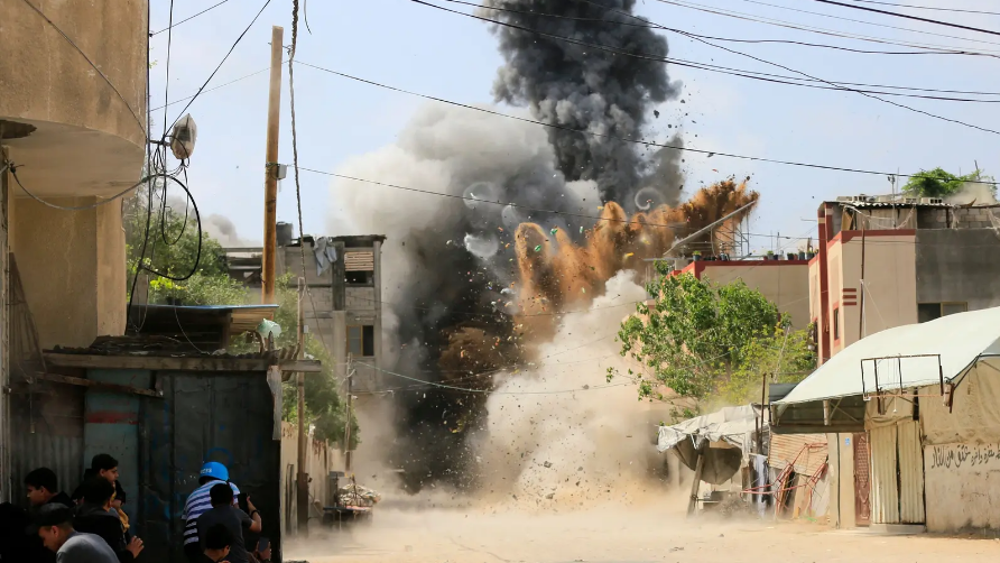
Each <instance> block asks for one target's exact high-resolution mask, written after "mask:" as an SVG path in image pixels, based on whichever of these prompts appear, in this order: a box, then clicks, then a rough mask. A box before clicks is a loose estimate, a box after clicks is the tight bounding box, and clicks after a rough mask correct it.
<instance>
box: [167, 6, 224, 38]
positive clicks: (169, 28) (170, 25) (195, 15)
mask: <svg viewBox="0 0 1000 563" xmlns="http://www.w3.org/2000/svg"><path fill="white" fill-rule="evenodd" d="M226 2H229V0H222V2H219V3H218V4H215V5H213V6H209V7H207V8H205V9H204V10H202V11H200V12H198V13H197V14H194V15H192V16H188V17H186V18H184V19H182V20H181V21H179V22H177V23H173V21H171V22H170V24H169V25H168V26H167V27H165V28H163V29H161V30H160V31H156V32H153V33H150V34H149V36H150V37H155V36H157V35H159V34H161V33H163V32H164V31H170V30H171V29H173V28H175V27H177V26H179V25H181V24H182V23H185V22H189V21H191V20H193V19H195V18H196V17H198V16H200V15H202V14H204V13H206V12H209V11H211V10H214V9H216V8H218V7H219V6H221V5H223V4H225V3H226ZM170 4H171V8H173V2H171V3H170ZM171 19H173V18H172V17H171Z"/></svg>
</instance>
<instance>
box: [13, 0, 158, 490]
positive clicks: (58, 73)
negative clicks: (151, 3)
mask: <svg viewBox="0 0 1000 563" xmlns="http://www.w3.org/2000/svg"><path fill="white" fill-rule="evenodd" d="M147 7H148V6H147V2H146V1H145V0H133V1H128V2H125V1H121V0H93V1H89V2H23V1H21V0H0V14H3V16H2V18H0V20H2V21H0V53H3V55H2V56H0V269H2V271H3V272H4V279H3V283H2V289H0V303H2V304H3V305H2V307H0V310H2V314H0V389H2V390H3V391H2V393H0V501H4V500H11V499H12V498H13V497H12V496H11V495H12V486H11V485H12V484H16V485H19V484H20V481H19V480H18V479H19V478H20V477H21V476H23V474H24V471H25V470H26V469H30V468H32V467H37V466H41V465H45V466H48V467H53V468H55V470H56V471H57V472H58V473H59V477H60V479H69V478H72V479H73V480H76V479H78V478H79V472H80V470H81V469H82V463H83V457H84V456H83V438H82V435H81V434H80V431H79V428H82V417H83V391H82V389H83V388H81V387H74V386H73V385H67V384H58V385H56V384H52V385H50V384H47V383H39V382H38V381H37V380H36V381H35V382H33V383H32V381H31V379H29V378H25V377H24V372H23V370H21V369H20V368H19V367H14V366H20V362H19V361H18V360H19V358H20V357H23V356H24V355H33V356H34V357H37V351H38V349H39V348H42V349H46V348H51V347H53V346H55V345H57V344H58V345H62V346H88V345H90V344H91V342H93V341H94V339H95V337H97V336H98V335H121V334H123V332H124V330H125V324H126V281H125V280H126V267H125V235H124V231H123V230H122V202H121V198H117V199H109V198H112V196H114V195H116V194H120V193H121V192H123V191H125V190H126V189H127V188H128V187H129V186H131V185H133V184H135V183H136V182H138V181H139V179H140V175H141V173H142V167H143V162H144V155H145V151H146V136H147V135H146V119H145V116H146V99H147V98H146V73H147V71H148V66H147V62H148V58H147V53H148V37H149V36H148V31H149V30H148V25H147ZM12 169H13V170H16V178H15V177H14V176H13V174H12V173H11V171H12ZM29 193H30V195H29ZM102 201H106V203H103V204H102V203H101V202H102ZM8 256H12V257H13V258H14V260H13V262H11V263H10V264H9V263H8ZM11 264H16V269H15V268H13V267H10V266H11ZM15 272H16V275H15ZM8 274H9V277H8ZM18 288H22V289H23V291H21V290H20V289H18ZM11 292H14V295H15V296H14V297H11V296H10V293H11ZM8 304H10V306H9V307H8ZM14 425H16V427H17V429H16V431H12V426H14ZM29 427H30V429H31V431H30V432H28V431H27V429H28V428H29ZM61 484H62V483H61ZM67 485H69V483H67ZM17 494H18V495H20V493H17Z"/></svg>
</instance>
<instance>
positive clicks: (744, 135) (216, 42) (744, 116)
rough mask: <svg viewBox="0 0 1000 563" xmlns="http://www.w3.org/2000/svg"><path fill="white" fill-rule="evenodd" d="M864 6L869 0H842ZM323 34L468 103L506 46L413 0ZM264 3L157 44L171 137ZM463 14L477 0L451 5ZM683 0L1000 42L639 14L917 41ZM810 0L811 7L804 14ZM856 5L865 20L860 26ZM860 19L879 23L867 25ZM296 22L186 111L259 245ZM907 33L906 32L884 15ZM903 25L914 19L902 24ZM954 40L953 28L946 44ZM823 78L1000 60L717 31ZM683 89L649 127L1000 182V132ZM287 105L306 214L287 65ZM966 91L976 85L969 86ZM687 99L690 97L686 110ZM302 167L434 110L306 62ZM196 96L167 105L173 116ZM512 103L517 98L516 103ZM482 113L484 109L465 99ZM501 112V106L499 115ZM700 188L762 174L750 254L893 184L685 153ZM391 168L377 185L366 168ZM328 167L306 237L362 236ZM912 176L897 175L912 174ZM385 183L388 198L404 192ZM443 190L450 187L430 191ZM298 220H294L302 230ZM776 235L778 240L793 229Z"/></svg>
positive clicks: (948, 14) (289, 196) (999, 84)
mask: <svg viewBox="0 0 1000 563" xmlns="http://www.w3.org/2000/svg"><path fill="white" fill-rule="evenodd" d="M844 1H845V2H848V3H854V2H856V0H844ZM214 3H215V1H214V0H175V1H174V2H173V6H174V19H175V21H177V20H180V19H183V18H186V17H188V16H189V15H191V14H194V13H197V12H199V11H201V10H202V9H204V8H205V7H207V6H210V5H212V4H214ZM303 3H304V4H305V8H306V13H307V15H308V23H309V28H310V29H311V33H310V31H308V30H307V29H306V26H305V22H304V21H303V20H302V19H301V14H300V26H299V37H298V48H297V54H296V60H297V61H299V62H302V63H309V64H312V65H317V66H321V67H324V68H328V69H332V70H335V71H338V72H343V73H348V74H352V75H355V76H358V77H361V78H365V79H369V80H373V81H377V82H380V83H383V84H388V85H391V86H395V87H398V88H403V89H406V90H411V91H415V92H420V93H423V94H427V95H433V96H436V97H440V98H444V99H448V100H453V101H456V102H461V103H467V104H488V103H492V102H493V99H492V96H491V88H492V84H493V80H494V77H495V75H496V71H497V68H498V67H499V66H500V65H501V62H502V61H501V58H500V55H499V54H498V52H497V48H496V42H495V38H494V37H493V35H492V34H491V32H490V30H489V26H488V25H487V24H485V23H484V22H481V21H477V20H474V19H472V18H467V17H463V16H459V15H455V14H450V13H447V12H443V11H440V10H435V9H433V8H430V7H427V6H423V5H420V4H417V3H414V2H411V1H410V0H364V1H361V2H348V1H342V0H340V1H329V0H325V1H321V0H303ZM903 3H905V4H913V5H919V6H927V7H947V8H950V9H955V8H959V9H971V10H991V9H993V10H994V11H997V12H1000V8H997V7H996V5H995V3H993V2H990V1H989V0H908V1H907V2H903ZM151 4H152V16H151V17H152V22H151V29H152V30H153V31H154V32H155V31H158V30H161V29H163V28H165V27H167V22H168V21H169V12H170V2H168V1H166V0H151ZM263 4H264V1H263V0H229V1H228V2H226V3H225V4H223V5H221V6H219V7H218V8H215V9H213V10H211V11H209V12H207V13H205V14H204V15H201V16H199V17H197V18H195V19H192V20H191V21H188V22H185V23H183V24H181V25H178V26H176V27H175V28H174V30H173V33H172V39H171V41H172V44H171V46H170V49H169V58H170V61H169V72H170V79H169V88H168V87H167V86H168V85H167V80H166V71H167V67H168V65H167V54H168V45H167V41H168V34H167V33H165V32H164V33H159V34H157V35H155V36H154V37H153V38H152V39H151V40H150V48H151V53H150V58H151V60H152V61H154V63H155V64H154V66H153V68H152V70H151V86H150V95H151V102H150V107H151V108H154V110H155V111H154V112H153V121H154V124H155V125H154V130H153V132H154V134H158V133H160V132H161V131H162V128H163V121H164V110H163V109H162V106H163V104H164V101H165V100H170V101H172V102H173V101H175V100H179V99H182V98H185V97H188V96H191V95H193V94H194V93H195V92H196V91H197V90H198V88H199V87H200V86H201V84H202V83H204V81H205V80H206V79H207V78H208V76H209V75H210V74H211V73H212V71H213V70H214V69H215V67H216V65H218V64H219V62H220V61H221V60H222V58H223V57H224V56H225V54H226V52H227V51H228V50H229V48H230V47H231V46H232V44H233V42H234V41H235V40H236V38H237V37H238V36H239V35H240V33H241V32H242V31H243V29H244V28H245V27H246V26H247V25H248V24H249V23H250V21H251V20H252V19H253V17H254V15H255V14H256V13H257V12H258V11H259V10H260V7H261V6H262V5H263ZM438 4H441V5H447V6H448V7H449V8H454V9H462V10H465V11H469V8H467V7H464V6H461V5H454V4H449V3H448V2H445V1H440V2H438ZM678 4H687V5H689V6H690V5H698V6H702V7H706V8H710V9H712V10H716V11H728V12H732V13H735V12H739V13H742V14H748V15H751V16H752V17H754V18H765V19H770V20H780V21H783V22H789V23H793V24H794V25H797V26H807V27H813V28H823V29H827V30H834V31H837V32H841V33H851V34H858V35H866V36H871V37H879V38H883V39H888V40H893V41H907V42H918V43H922V44H933V45H939V46H946V47H948V48H952V49H966V50H978V51H990V52H993V53H996V54H998V55H1000V35H989V34H984V33H978V32H970V31H965V30H960V29H954V28H949V27H943V26H940V25H932V24H927V23H923V22H918V21H912V20H906V19H902V18H895V17H889V16H883V15H879V14H875V13H868V12H864V11H860V10H856V9H849V8H845V7H840V6H834V5H828V4H824V3H821V2H819V1H807V0H677V3H674V0H670V3H668V2H665V1H662V0H639V1H638V2H637V4H636V8H635V13H636V14H638V15H641V16H643V17H646V18H648V19H649V20H650V21H652V22H655V23H657V24H661V25H663V26H666V27H673V28H678V29H682V30H685V31H689V32H692V33H699V34H703V35H711V36H716V37H728V38H740V39H791V40H797V41H806V42H814V43H826V44H836V45H841V46H845V47H852V48H861V49H871V50H892V51H912V50H915V49H910V48H906V47H898V46H893V45H879V44H877V43H870V42H863V41H858V40H852V39H842V38H838V37H830V36H827V35H822V34H818V33H813V32H807V31H799V30H794V29H788V28H785V27H778V26H774V25H767V24H763V23H758V22H754V21H748V20H747V19H739V18H734V17H726V16H722V15H718V14H712V13H706V12H704V11H700V10H697V9H693V8H690V7H684V6H680V5H678ZM859 5H863V6H868V7H872V8H880V9H885V10H892V11H897V12H902V13H909V14H913V15H918V16H922V17H930V18H936V19H941V20H947V21H951V22H956V23H960V24H964V25H968V26H977V27H986V28H990V29H998V30H1000V16H991V15H983V14H968V13H957V12H953V11H950V10H949V11H940V10H919V9H906V8H898V7H893V6H885V5H875V4H859ZM807 12H811V13H807ZM838 18H848V19H850V20H855V21H847V20H845V19H838ZM862 22H870V23H871V24H877V25H870V24H866V23H862ZM272 25H278V26H282V27H284V29H285V35H284V37H285V39H284V42H285V44H286V45H288V44H290V43H291V2H290V1H287V0H272V1H271V3H270V5H269V6H268V7H267V8H266V9H265V10H264V12H263V13H262V15H261V16H260V18H259V19H258V21H257V22H256V23H255V24H254V26H253V27H252V28H251V29H250V30H249V32H248V33H247V34H246V36H245V37H244V38H243V40H242V41H241V42H240V43H239V44H238V45H237V46H236V48H235V50H234V51H233V53H232V55H231V56H230V57H229V58H228V60H226V62H225V64H223V66H222V67H221V69H220V70H219V72H218V73H217V75H216V76H215V77H214V78H213V80H212V81H211V82H210V83H209V85H208V88H209V89H210V88H213V87H215V86H219V85H222V84H225V83H227V82H230V81H233V80H235V79H238V78H241V77H244V76H246V75H248V74H251V73H254V72H257V71H262V70H263V72H260V73H259V74H256V75H254V76H252V77H250V78H246V79H244V80H240V81H238V82H235V83H233V84H231V85H228V86H224V87H222V88H219V89H218V90H215V91H211V92H205V93H203V94H202V95H201V96H200V97H198V98H197V99H196V100H195V101H194V103H193V104H192V105H191V107H190V109H189V110H188V111H189V112H190V113H191V115H192V117H193V118H194V119H195V121H196V123H197V127H198V140H197V147H196V150H195V154H194V155H193V157H192V159H191V163H190V169H189V187H190V189H191V192H192V194H193V195H194V197H195V198H196V201H197V204H198V207H199V209H200V211H201V213H202V216H203V217H208V216H209V215H212V214H216V215H222V216H225V217H227V218H228V219H229V220H231V221H232V222H233V224H234V225H235V227H236V230H237V232H238V233H239V237H240V238H241V239H242V242H243V243H245V244H259V242H260V240H261V239H262V231H263V220H262V217H263V207H264V202H263V199H264V194H263V185H264V182H263V180H264V173H263V172H264V152H265V129H266V121H267V119H266V117H267V97H268V84H267V83H268V73H267V72H266V70H265V69H266V68H267V67H268V64H269V61H270V47H269V41H270V38H271V26H272ZM885 26H892V27H885ZM897 28H906V29H897ZM934 34H941V35H947V36H951V37H942V36H940V35H934ZM667 40H668V44H669V47H670V56H671V57H676V58H680V59H688V60H695V61H701V62H707V63H712V64H717V65H723V66H729V67H736V68H742V69H750V70H756V71H761V72H770V73H775V74H786V75H787V74H794V73H791V72H789V71H787V70H783V69H780V68H777V67H774V66H771V65H767V64H764V63H761V62H758V61H755V60H752V59H750V58H747V57H744V56H741V55H739V54H734V53H730V52H726V51H724V50H721V49H717V48H713V47H711V46H708V45H704V44H701V43H698V42H695V41H693V40H691V39H689V38H685V37H683V36H678V35H674V34H669V33H667ZM720 44H721V45H724V46H726V47H728V48H729V49H733V50H737V51H742V52H744V53H747V54H750V55H753V56H754V57H757V58H759V59H766V60H768V61H772V62H774V63H778V64H781V65H783V66H785V67H788V68H791V69H795V70H797V71H800V72H804V73H807V74H809V75H811V76H815V77H818V78H821V79H823V80H829V81H833V82H855V83H872V84H884V85H902V86H911V87H919V88H937V89H950V90H969V91H978V92H997V93H998V94H997V96H996V97H994V98H993V99H998V100H1000V73H998V72H997V71H996V68H997V65H1000V61H998V60H997V58H995V57H984V56H975V57H974V56H944V55H927V56H924V55H921V56H909V55H874V54H857V53H848V52H841V51H834V50H830V49H820V48H812V47H803V46H796V45H787V44H745V43H720ZM667 70H668V75H669V76H670V78H671V80H672V81H676V82H679V83H680V84H681V95H680V96H679V97H678V99H676V100H672V101H668V102H666V103H664V104H663V105H662V106H661V107H660V108H659V111H660V113H661V115H660V117H659V118H658V119H655V120H653V122H654V123H653V124H652V133H653V134H654V135H655V136H656V138H657V140H659V141H661V142H665V141H666V140H667V138H668V136H669V135H670V134H672V133H673V132H674V131H675V130H676V129H670V128H668V125H672V126H673V127H674V128H678V127H679V128H680V130H681V131H682V133H683V137H684V141H685V144H686V145H687V146H690V147H696V148H700V149H705V150H710V151H719V152H726V153H735V154H744V155H750V156H758V157H765V158H770V159H779V160H785V161H797V162H809V163H816V164H824V165H831V166H838V167H850V168H861V169H870V170H877V171H889V172H900V173H903V174H906V173H913V172H916V171H919V170H921V169H930V168H935V167H938V166H940V167H942V168H945V169H946V170H949V171H951V172H954V173H959V172H961V173H968V172H971V171H973V170H974V169H975V167H976V165H977V163H978V166H979V167H980V168H981V169H984V170H985V171H986V172H987V173H990V172H996V173H997V175H998V176H1000V162H998V159H997V155H996V153H997V148H998V145H1000V136H998V135H996V134H993V133H988V132H983V131H979V130H975V129H972V128H968V127H965V126H962V125H958V124H955V123H950V122H945V121H942V120H938V119H934V118H931V117H928V116H925V115H922V114H919V113H916V112H913V111H909V110H906V109H903V108H899V107H894V106H892V105H889V104H887V103H883V102H881V101H878V100H875V99H871V98H869V97H865V96H863V95H861V94H858V93H854V92H843V91H825V90H816V89H808V88H798V87H791V86H787V85H781V84H772V83H767V82H761V81H755V80H748V79H745V78H740V77H736V76H729V75H724V74H718V73H710V72H705V71H702V70H695V69H690V68H683V67H678V66H676V65H668V69H667ZM282 79H283V88H282V98H281V132H280V139H279V144H280V149H279V162H281V163H284V164H288V165H289V172H288V178H287V179H285V180H283V181H282V182H281V185H280V191H279V194H278V220H279V221H287V222H291V223H294V224H296V225H297V223H298V219H297V212H296V200H295V184H294V181H293V171H292V167H291V163H292V143H291V140H292V138H291V119H290V106H289V91H288V73H287V67H285V70H284V73H283V76H282ZM959 97H962V96H959ZM680 99H683V100H684V103H683V104H681V103H680ZM887 99H891V100H893V101H895V102H897V103H903V104H906V105H909V106H912V107H914V108H916V109H919V110H922V111H926V112H931V113H937V114H940V115H943V116H946V117H948V118H951V119H957V120H961V121H965V122H967V123H972V124H976V125H979V126H981V127H986V128H990V129H997V130H1000V107H998V105H997V104H992V103H963V102H951V101H937V100H922V99H909V98H897V97H888V98H887ZM295 101H296V117H297V128H296V129H297V136H298V154H299V165H300V166H302V167H307V168H313V169H317V170H323V171H328V172H336V171H337V169H338V167H340V166H342V165H343V164H344V163H345V162H348V161H349V160H350V159H352V158H355V157H358V156H360V155H363V154H365V153H368V152H371V151H374V150H376V149H378V148H380V147H382V146H385V145H388V144H391V143H392V142H393V141H394V140H395V138H396V135H397V133H398V132H399V131H400V130H401V129H402V128H403V126H404V124H405V123H406V122H407V121H408V120H409V118H410V117H411V116H412V115H413V113H414V112H415V111H416V110H417V108H419V107H420V106H421V105H422V104H426V103H435V102H427V101H425V100H422V99H419V98H416V97H413V96H409V95H406V94H402V93H398V92H392V91H389V90H386V89H383V88H378V87H375V86H371V85H368V84H362V83H358V82H353V81H350V80H347V79H344V78H341V77H337V76H334V75H330V74H327V73H324V72H321V71H318V70H315V69H312V68H309V67H305V66H302V65H296V67H295ZM186 103H187V102H186V101H184V102H180V103H173V104H171V105H170V106H168V108H167V118H168V122H173V120H174V119H175V118H176V117H178V112H180V110H181V109H182V108H183V107H184V105H185V104H186ZM501 109H502V110H503V111H505V112H507V113H512V112H514V111H516V109H515V108H501ZM470 111H471V110H470ZM496 119H504V118H502V117H497V118H496ZM684 171H685V173H686V175H687V180H686V184H685V187H686V193H688V194H690V193H691V192H692V191H693V190H694V189H696V188H697V187H699V186H701V185H705V184H709V183H712V182H714V181H717V180H721V179H724V178H726V177H728V176H735V177H736V178H743V177H745V176H751V177H752V179H751V182H750V187H751V188H753V189H755V190H757V191H759V192H760V194H761V202H760V204H759V205H758V207H757V209H756V211H755V213H754V215H753V217H752V218H751V222H750V231H751V232H752V233H754V237H753V239H752V249H753V250H754V251H756V252H763V251H765V250H768V249H788V250H792V249H794V248H795V247H797V246H798V245H799V244H800V243H801V240H802V238H801V237H808V236H815V228H816V225H815V216H816V209H817V206H818V205H819V203H820V202H821V201H823V200H828V199H833V198H835V197H836V196H839V195H856V194H862V193H865V194H882V193H890V192H891V189H892V185H891V184H890V182H889V180H888V178H887V177H886V176H883V175H861V174H851V173H844V172H836V171H828V170H816V169H808V168H801V167H795V166H787V165H780V164H770V163H761V162H754V161H748V160H738V159H731V158H726V157H722V156H715V157H712V158H707V157H706V156H703V155H697V154H693V153H686V154H685V157H684ZM370 179H371V180H376V181H377V180H379V178H370ZM331 180H333V178H331V177H329V176H323V175H319V174H314V173H306V172H303V173H302V174H301V175H300V183H301V189H302V207H303V209H302V211H303V222H304V225H305V232H306V233H307V234H313V235H336V234H358V233H354V232H353V226H352V225H351V224H350V220H349V217H345V216H344V215H343V214H342V213H340V210H341V209H342V207H340V206H339V205H338V198H337V194H336V193H335V192H332V191H331ZM901 184H902V181H898V182H897V186H899V185H901ZM365 189H373V190H382V191H384V192H385V198H386V205H392V196H393V190H392V189H391V188H383V187H378V186H369V187H366V188H365ZM426 197H435V196H426ZM296 232H298V227H297V226H296ZM779 233H780V236H781V237H787V238H775V237H773V236H771V235H776V234H779Z"/></svg>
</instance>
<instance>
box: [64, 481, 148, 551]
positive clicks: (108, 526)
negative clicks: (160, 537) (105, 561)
mask: <svg viewBox="0 0 1000 563" xmlns="http://www.w3.org/2000/svg"><path fill="white" fill-rule="evenodd" d="M114 496H115V487H114V485H112V484H111V483H108V482H107V480H105V479H102V478H101V477H99V476H98V477H94V478H92V479H91V480H90V481H89V482H88V483H87V484H86V485H85V486H84V491H83V504H81V505H80V506H79V507H78V508H77V510H76V517H75V518H74V519H73V527H74V528H75V529H76V530H77V531H78V532H84V533H88V534H94V535H97V536H100V537H101V538H103V539H104V541H106V542H107V543H108V545H109V546H111V549H112V550H113V551H114V552H115V555H116V556H117V557H118V561H119V562H120V563H131V562H132V561H135V559H136V557H138V556H139V553H140V552H141V551H142V549H143V545H142V540H141V539H139V538H137V537H134V536H133V537H132V538H130V539H126V537H125V530H124V529H123V528H122V524H121V521H120V520H119V519H118V514H117V512H115V511H114V509H113V508H111V499H112V498H113V497H114Z"/></svg>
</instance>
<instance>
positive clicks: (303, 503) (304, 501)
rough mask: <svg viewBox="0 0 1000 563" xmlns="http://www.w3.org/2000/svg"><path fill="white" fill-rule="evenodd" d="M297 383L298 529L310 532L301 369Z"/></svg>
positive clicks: (301, 337)
mask: <svg viewBox="0 0 1000 563" xmlns="http://www.w3.org/2000/svg"><path fill="white" fill-rule="evenodd" d="M305 286H306V280H305V278H299V292H298V305H299V322H298V331H297V332H298V343H299V344H298V354H297V355H298V358H299V359H302V358H303V357H305V314H304V313H303V308H302V297H303V295H302V294H303V293H305ZM295 383H296V387H297V390H298V411H297V417H296V418H297V419H298V423H299V446H298V460H297V461H296V465H297V467H298V475H296V477H295V482H296V483H297V490H296V495H297V496H296V506H297V507H298V509H297V512H296V520H297V521H298V524H299V525H298V530H299V533H300V534H304V535H308V534H309V474H308V473H307V472H306V453H307V451H308V449H307V448H308V447H309V446H308V443H307V440H306V374H304V373H302V372H301V371H300V372H298V373H297V374H295Z"/></svg>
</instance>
